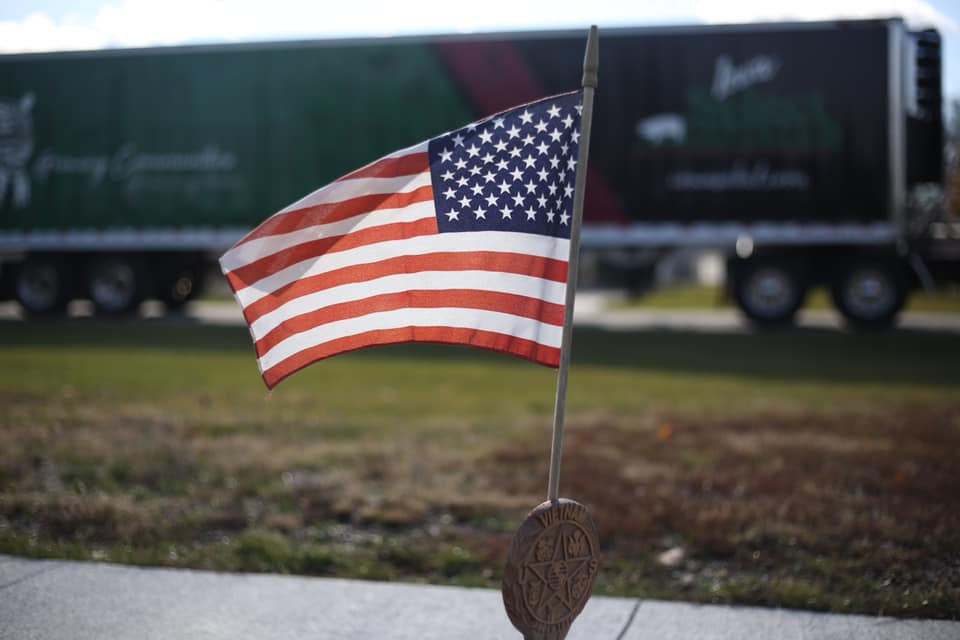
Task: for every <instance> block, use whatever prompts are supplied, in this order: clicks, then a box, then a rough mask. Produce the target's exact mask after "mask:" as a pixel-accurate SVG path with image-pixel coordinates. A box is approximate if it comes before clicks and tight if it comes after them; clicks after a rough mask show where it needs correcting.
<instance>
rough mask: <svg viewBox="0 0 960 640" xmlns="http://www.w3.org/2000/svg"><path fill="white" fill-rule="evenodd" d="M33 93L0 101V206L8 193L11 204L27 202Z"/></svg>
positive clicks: (28, 200)
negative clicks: (15, 98)
mask: <svg viewBox="0 0 960 640" xmlns="http://www.w3.org/2000/svg"><path fill="white" fill-rule="evenodd" d="M32 111H33V95H32V94H29V93H28V94H26V95H25V96H23V97H22V98H20V99H19V100H0V206H2V205H3V203H4V202H5V201H6V199H7V193H8V192H9V193H10V194H11V199H12V202H13V206H14V207H16V208H18V209H22V208H23V207H25V206H27V205H28V204H30V178H29V176H28V175H27V162H28V161H29V160H30V154H31V153H33V113H32Z"/></svg>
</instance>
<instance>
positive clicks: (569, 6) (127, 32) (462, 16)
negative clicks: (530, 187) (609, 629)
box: [0, 0, 960, 98]
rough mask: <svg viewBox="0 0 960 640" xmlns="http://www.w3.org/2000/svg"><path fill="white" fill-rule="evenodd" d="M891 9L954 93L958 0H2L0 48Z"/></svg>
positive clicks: (959, 57)
mask: <svg viewBox="0 0 960 640" xmlns="http://www.w3.org/2000/svg"><path fill="white" fill-rule="evenodd" d="M331 5H333V6H335V7H336V10H335V11H331V9H330V6H331ZM894 15H896V16H901V17H904V18H905V19H906V20H907V22H908V24H909V25H910V26H911V27H928V26H933V27H936V28H938V29H939V30H940V32H941V34H942V35H943V36H944V41H945V51H946V61H945V71H944V83H945V86H946V94H947V95H948V96H950V97H954V98H960V2H958V1H957V0H841V1H838V0H766V1H762V2H761V1H758V0H725V1H719V2H717V1H714V2H710V1H706V0H673V1H671V2H663V1H662V0H661V1H649V0H632V1H631V0H590V1H589V2H584V1H582V0H580V1H577V2H574V1H572V0H551V1H550V2H542V1H540V0H519V1H518V0H484V1H483V2H481V3H478V4H473V3H464V2H456V1H451V0H445V1H435V0H406V1H405V2H398V1H397V0H382V1H377V0H352V1H351V2H346V3H336V4H334V3H325V2H318V1H316V0H313V1H309V0H271V2H259V1H254V0H4V2H3V3H0V51H7V52H11V51H51V50H62V49H91V48H100V47H116V46H147V45H158V44H181V43H205V42H236V41H245V40H265V39H266V40H274V39H292V38H322V37H331V36H333V37H336V36H388V35H395V34H412V33H449V32H475V31H497V30H513V29H528V28H529V29H544V28H553V27H585V26H586V25H589V24H591V23H595V24H598V25H600V27H601V29H602V28H603V27H605V26H606V27H613V26H627V25H632V26H640V25H653V24H691V23H693V24H696V23H707V24H709V23H724V22H755V21H765V20H794V19H799V20H818V19H830V18H845V17H853V18H862V17H880V16H882V17H889V16H894Z"/></svg>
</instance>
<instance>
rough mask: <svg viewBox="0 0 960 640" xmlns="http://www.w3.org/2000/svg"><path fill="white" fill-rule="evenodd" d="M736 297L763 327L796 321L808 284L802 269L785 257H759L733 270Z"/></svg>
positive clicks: (746, 313)
mask: <svg viewBox="0 0 960 640" xmlns="http://www.w3.org/2000/svg"><path fill="white" fill-rule="evenodd" d="M732 277H733V286H732V291H733V299H734V300H735V301H736V303H737V306H738V307H740V310H741V311H742V312H743V314H744V315H745V316H747V318H749V319H750V321H751V322H752V323H753V324H755V325H757V326H759V327H762V328H765V327H778V326H788V325H791V324H793V321H794V319H795V317H796V314H797V310H798V309H800V307H802V306H803V301H804V299H805V298H806V295H807V286H806V283H805V282H804V279H803V277H802V276H801V273H800V270H799V269H798V268H797V267H796V266H795V265H793V264H792V263H790V262H789V261H785V260H778V259H763V258H755V259H751V260H747V261H744V262H740V263H739V264H737V265H736V268H734V269H733V270H732Z"/></svg>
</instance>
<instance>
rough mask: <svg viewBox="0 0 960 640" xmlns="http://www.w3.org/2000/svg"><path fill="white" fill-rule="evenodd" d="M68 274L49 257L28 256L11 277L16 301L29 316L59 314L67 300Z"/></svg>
mask: <svg viewBox="0 0 960 640" xmlns="http://www.w3.org/2000/svg"><path fill="white" fill-rule="evenodd" d="M69 274H70V271H69V270H68V269H67V265H66V264H65V263H64V262H63V260H61V259H59V258H56V257H53V256H31V257H29V258H27V260H26V261H25V262H24V263H23V264H22V265H20V267H19V268H18V269H17V274H16V276H14V293H15V295H16V298H17V301H18V302H19V303H20V304H21V305H22V306H23V308H24V309H25V310H26V311H27V313H30V314H32V315H51V314H55V313H61V312H63V311H64V310H65V309H66V308H67V302H68V301H69V299H70V275H69Z"/></svg>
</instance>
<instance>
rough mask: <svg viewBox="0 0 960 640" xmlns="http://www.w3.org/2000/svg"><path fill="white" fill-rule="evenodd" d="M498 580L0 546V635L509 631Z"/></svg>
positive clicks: (734, 617) (657, 627)
mask: <svg viewBox="0 0 960 640" xmlns="http://www.w3.org/2000/svg"><path fill="white" fill-rule="evenodd" d="M519 637H520V635H519V633H517V632H516V631H515V630H514V629H513V627H512V626H511V625H510V622H509V621H508V619H507V616H506V613H505V612H504V610H503V603H502V601H501V598H500V593H499V592H498V591H494V590H490V589H467V588H462V587H441V586H431V585H411V584H397V583H384V582H363V581H357V580H338V579H331V578H306V577H295V576H278V575H266V574H256V575H254V574H225V573H213V572H207V571H191V570H185V569H159V568H140V567H125V566H118V565H110V564H100V563H88V562H68V561H53V560H25V559H22V558H14V557H10V556H0V639H2V640H34V639H36V640H40V639H43V640H61V639H62V640H125V639H127V638H130V639H136V640H173V639H178V640H179V639H185V640H221V639H222V640H242V639H246V638H251V639H269V640H274V639H276V640H287V639H290V640H293V639H296V640H304V639H306V638H309V639H311V640H325V639H327V638H330V639H342V640H347V639H364V640H366V639H379V638H384V639H392V638H397V639H404V640H405V639H410V640H413V639H417V640H430V639H434V638H436V639H447V638H469V639H471V640H488V639H489V640H493V639H499V638H519ZM567 637H568V638H569V639H570V640H578V639H579V640H680V639H689V640H794V639H796V640H801V639H802V640H820V639H822V640H841V639H844V640H845V639H859V638H863V639H864V640H867V639H869V640H921V639H922V640H960V622H949V621H932V620H897V619H894V618H875V617H867V616H849V615H828V614H818V613H809V612H803V611H787V610H782V609H760V608H749V607H726V606H714V605H692V604H685V603H677V602H660V601H653V600H636V599H631V598H608V597H600V596H594V597H593V598H591V599H590V601H589V602H588V603H587V606H586V608H585V609H584V611H583V613H582V614H581V615H580V617H579V618H577V620H576V621H575V622H574V624H573V627H572V629H571V631H570V634H569V635H568V636H567Z"/></svg>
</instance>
